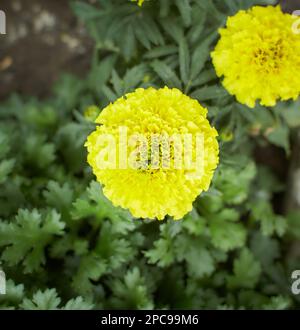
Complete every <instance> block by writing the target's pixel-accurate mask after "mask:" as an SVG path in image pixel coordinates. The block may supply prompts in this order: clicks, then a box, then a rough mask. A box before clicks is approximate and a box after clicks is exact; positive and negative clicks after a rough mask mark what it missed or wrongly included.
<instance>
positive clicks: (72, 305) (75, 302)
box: [62, 297, 94, 311]
mask: <svg viewBox="0 0 300 330" xmlns="http://www.w3.org/2000/svg"><path fill="white" fill-rule="evenodd" d="M93 307H94V304H92V303H91V302H88V301H85V300H84V298H82V297H76V298H73V299H70V300H69V301H68V302H67V303H66V305H65V306H64V307H63V308H62V309H63V310H73V311H74V310H90V309H93Z"/></svg>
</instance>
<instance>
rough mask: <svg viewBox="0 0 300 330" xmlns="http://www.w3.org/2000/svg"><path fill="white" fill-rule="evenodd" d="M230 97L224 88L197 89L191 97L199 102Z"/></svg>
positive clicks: (206, 87)
mask: <svg viewBox="0 0 300 330" xmlns="http://www.w3.org/2000/svg"><path fill="white" fill-rule="evenodd" d="M225 96H228V93H227V91H226V90H225V89H224V88H223V87H219V86H217V85H216V86H205V87H202V88H199V89H196V90H195V91H194V92H193V93H192V94H191V97H193V98H196V99H197V100H199V101H208V100H213V99H218V98H223V97H225Z"/></svg>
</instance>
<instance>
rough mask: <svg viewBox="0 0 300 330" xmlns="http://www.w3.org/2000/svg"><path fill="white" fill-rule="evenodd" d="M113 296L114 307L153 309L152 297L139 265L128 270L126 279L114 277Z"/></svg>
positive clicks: (112, 303) (112, 284)
mask: <svg viewBox="0 0 300 330" xmlns="http://www.w3.org/2000/svg"><path fill="white" fill-rule="evenodd" d="M111 287H112V288H113V297H112V298H111V305H112V307H114V308H115V307H117V308H126V309H152V308H153V302H152V298H151V296H150V294H149V292H148V289H147V287H146V283H145V279H144V278H143V276H142V275H141V273H140V270H139V269H138V268H137V267H134V268H133V269H132V270H128V271H127V273H126V274H125V276H124V280H120V279H113V280H112V281H111Z"/></svg>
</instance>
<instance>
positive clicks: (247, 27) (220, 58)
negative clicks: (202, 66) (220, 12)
mask: <svg viewBox="0 0 300 330" xmlns="http://www.w3.org/2000/svg"><path fill="white" fill-rule="evenodd" d="M296 19H297V17H296V16H294V15H290V14H285V13H283V12H282V10H281V8H280V7H279V6H277V7H272V6H267V7H260V6H255V7H252V8H250V9H249V10H247V11H245V10H241V11H239V12H238V13H237V14H236V15H235V16H232V17H229V18H228V20H227V24H226V28H222V29H220V35H221V38H220V40H219V42H218V43H217V46H216V48H215V50H214V51H213V52H212V54H211V55H212V60H213V64H214V66H215V69H216V72H217V75H218V76H219V77H221V76H224V80H223V85H224V87H225V88H226V89H227V90H228V92H229V93H230V94H232V95H235V96H236V98H237V100H238V101H239V102H240V103H243V104H246V105H248V106H249V107H251V108H253V107H254V106H255V103H256V101H257V100H260V104H261V105H264V106H274V105H275V104H276V102H277V100H283V101H285V100H289V99H293V100H296V99H297V98H298V96H299V94H300V74H299V72H300V56H299V54H300V37H299V35H297V34H295V33H293V30H292V26H293V23H294V21H295V20H296Z"/></svg>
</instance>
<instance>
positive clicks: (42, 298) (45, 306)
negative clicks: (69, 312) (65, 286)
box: [21, 289, 61, 310]
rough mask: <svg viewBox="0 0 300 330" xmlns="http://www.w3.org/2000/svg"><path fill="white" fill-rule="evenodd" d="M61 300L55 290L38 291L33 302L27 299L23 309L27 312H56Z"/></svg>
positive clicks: (23, 303)
mask: <svg viewBox="0 0 300 330" xmlns="http://www.w3.org/2000/svg"><path fill="white" fill-rule="evenodd" d="M60 302H61V299H60V298H59V297H58V295H57V292H56V290H55V289H46V290H45V291H44V292H43V291H41V290H39V291H37V292H36V293H35V294H34V295H33V297H32V300H30V299H28V298H25V299H24V300H23V302H22V304H21V307H22V308H23V309H26V310H55V309H58V305H59V304H60Z"/></svg>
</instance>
